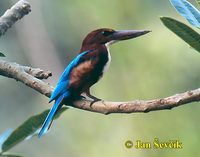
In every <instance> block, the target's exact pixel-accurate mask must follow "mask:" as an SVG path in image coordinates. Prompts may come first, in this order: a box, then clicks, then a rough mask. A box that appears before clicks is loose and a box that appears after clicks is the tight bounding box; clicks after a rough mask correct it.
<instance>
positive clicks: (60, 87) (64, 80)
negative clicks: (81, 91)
mask: <svg viewBox="0 0 200 157" xmlns="http://www.w3.org/2000/svg"><path fill="white" fill-rule="evenodd" d="M88 52H90V50H88V51H84V52H82V53H80V54H79V55H78V56H76V57H75V58H74V59H73V60H72V61H71V62H70V64H69V65H68V66H67V67H66V69H65V70H64V72H63V73H62V75H61V77H60V79H59V81H58V83H57V85H56V87H55V89H54V91H53V93H52V94H51V97H50V101H49V102H51V101H53V100H55V99H56V97H57V96H59V95H61V94H63V93H65V92H66V90H67V86H68V84H69V74H70V72H71V70H72V69H73V68H74V67H76V66H77V65H78V64H80V63H81V62H80V59H81V57H82V56H83V55H85V54H86V53H88Z"/></svg>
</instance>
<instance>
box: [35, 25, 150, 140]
mask: <svg viewBox="0 0 200 157" xmlns="http://www.w3.org/2000/svg"><path fill="white" fill-rule="evenodd" d="M149 32H150V31H149V30H114V29H110V28H101V29H97V30H94V31H92V32H90V33H89V34H88V35H87V36H86V37H85V39H84V40H83V42H82V47H81V49H80V52H79V54H78V55H77V56H76V57H75V58H74V59H73V60H72V61H71V62H70V63H69V65H68V66H67V67H66V69H65V70H64V72H63V73H62V75H61V77H60V79H59V81H58V83H57V85H56V87H55V89H54V91H53V93H52V94H51V97H50V101H49V102H52V101H54V100H55V103H54V105H53V107H52V108H51V110H50V111H49V113H48V115H47V117H46V119H45V121H44V123H43V125H42V127H41V129H40V132H39V134H38V137H41V136H42V135H43V134H44V133H46V132H47V130H48V129H49V128H50V125H51V123H52V121H53V119H54V117H55V115H56V113H57V112H58V111H59V110H60V109H61V107H62V106H63V104H64V103H65V104H67V102H68V103H69V104H73V103H71V102H73V101H75V100H78V99H81V98H82V94H84V93H85V95H86V96H87V97H89V98H91V99H93V100H94V101H98V100H100V99H98V98H97V97H95V96H93V95H91V94H90V87H91V86H92V85H94V84H95V83H97V82H98V81H99V80H100V79H101V78H102V76H103V74H104V73H105V72H106V70H107V69H108V67H109V65H110V62H111V55H110V52H109V46H110V45H111V44H113V43H116V42H118V41H122V40H128V39H132V38H136V37H139V36H141V35H144V34H146V33H149Z"/></svg>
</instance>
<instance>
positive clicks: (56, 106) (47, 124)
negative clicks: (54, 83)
mask: <svg viewBox="0 0 200 157" xmlns="http://www.w3.org/2000/svg"><path fill="white" fill-rule="evenodd" d="M62 100H63V96H60V97H58V99H57V100H56V101H55V104H54V105H53V107H52V108H51V110H50V112H49V114H48V115H47V117H46V119H45V121H44V123H43V125H42V128H41V130H40V132H39V134H38V137H41V136H42V135H43V134H44V133H46V132H47V130H48V129H49V127H50V125H51V123H52V121H53V118H54V116H55V115H56V112H57V111H58V110H59V109H60V108H61V106H60V105H61V102H62Z"/></svg>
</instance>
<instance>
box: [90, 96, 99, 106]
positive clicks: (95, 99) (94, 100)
mask: <svg viewBox="0 0 200 157" xmlns="http://www.w3.org/2000/svg"><path fill="white" fill-rule="evenodd" d="M98 101H101V99H99V98H96V97H95V98H94V99H93V101H92V102H91V103H90V107H92V105H93V104H94V103H95V102H98Z"/></svg>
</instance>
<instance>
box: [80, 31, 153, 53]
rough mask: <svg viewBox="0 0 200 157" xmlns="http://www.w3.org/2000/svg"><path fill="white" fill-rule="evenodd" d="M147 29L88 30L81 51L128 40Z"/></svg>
mask: <svg viewBox="0 0 200 157" xmlns="http://www.w3.org/2000/svg"><path fill="white" fill-rule="evenodd" d="M149 32H150V31H148V30H113V29H109V28H101V29H97V30H94V31H92V32H90V33H89V34H88V35H87V36H86V37H85V39H84V40H83V43H82V51H85V50H88V49H93V48H96V47H97V46H100V45H106V44H113V43H115V42H117V41H122V40H128V39H132V38H136V37H139V36H141V35H144V34H146V33H149Z"/></svg>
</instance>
